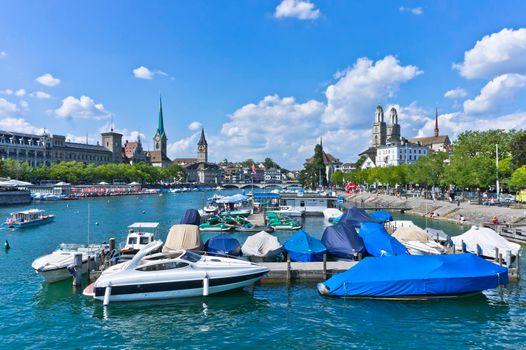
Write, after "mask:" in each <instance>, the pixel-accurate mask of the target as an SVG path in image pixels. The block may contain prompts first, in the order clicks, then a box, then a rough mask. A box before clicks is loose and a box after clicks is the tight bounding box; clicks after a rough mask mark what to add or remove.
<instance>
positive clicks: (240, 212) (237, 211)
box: [225, 208, 252, 217]
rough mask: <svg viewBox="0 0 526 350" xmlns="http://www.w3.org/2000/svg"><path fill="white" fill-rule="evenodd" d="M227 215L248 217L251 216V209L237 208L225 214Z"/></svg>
mask: <svg viewBox="0 0 526 350" xmlns="http://www.w3.org/2000/svg"><path fill="white" fill-rule="evenodd" d="M225 214H227V215H231V216H243V217H249V216H250V214H252V209H250V208H239V209H234V210H229V211H227V212H225Z"/></svg>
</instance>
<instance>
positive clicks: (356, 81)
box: [323, 56, 423, 128]
mask: <svg viewBox="0 0 526 350" xmlns="http://www.w3.org/2000/svg"><path fill="white" fill-rule="evenodd" d="M422 73H423V72H422V71H421V70H419V69H418V67H416V66H411V65H408V66H401V65H400V62H399V61H398V60H397V59H396V58H395V57H393V56H386V57H384V58H383V59H381V60H378V61H376V62H373V61H371V60H370V59H368V58H365V57H364V58H360V59H358V60H357V61H356V63H355V64H354V65H353V66H352V67H350V68H348V69H346V70H345V71H343V72H338V73H337V74H336V75H335V77H336V78H339V80H338V81H337V82H336V83H334V84H332V85H330V86H329V87H328V88H327V90H326V92H325V96H326V97H327V107H326V109H325V112H324V115H323V122H324V123H327V124H332V125H340V126H342V127H349V126H352V127H353V128H354V127H358V128H360V127H365V126H366V125H367V126H368V125H370V123H371V115H374V108H375V106H376V105H377V104H378V103H380V102H382V101H383V100H385V99H388V98H392V97H393V96H394V95H395V93H396V92H397V91H398V89H399V86H400V84H401V83H404V82H407V81H409V80H411V79H413V78H414V77H416V76H418V75H419V74H422Z"/></svg>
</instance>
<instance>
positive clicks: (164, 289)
mask: <svg viewBox="0 0 526 350" xmlns="http://www.w3.org/2000/svg"><path fill="white" fill-rule="evenodd" d="M162 244H163V242H161V241H154V242H152V243H150V244H149V245H148V246H146V247H145V248H143V249H141V251H140V252H139V253H137V254H136V255H135V257H134V258H133V259H132V260H130V261H128V262H125V263H122V264H118V265H114V266H112V267H110V268H108V269H107V270H105V271H104V272H103V273H102V274H101V276H100V277H99V278H98V279H97V281H95V282H94V283H92V284H90V285H89V286H88V287H87V288H86V289H85V290H84V295H86V296H89V297H93V298H95V299H98V300H104V303H105V304H107V303H109V302H112V301H135V300H154V299H170V298H182V297H196V296H206V295H209V294H213V293H219V292H224V291H227V290H232V289H237V288H242V287H245V286H248V285H251V284H253V283H255V282H257V281H258V280H259V279H261V277H263V275H264V274H266V273H267V272H268V271H269V270H268V269H267V268H266V267H264V266H260V265H257V264H254V263H251V262H248V261H244V260H239V259H234V258H224V257H217V256H207V255H199V254H196V253H193V252H189V251H186V250H180V251H175V252H166V253H157V254H151V255H150V253H151V252H152V251H154V250H157V249H159V248H160V247H161V246H162Z"/></svg>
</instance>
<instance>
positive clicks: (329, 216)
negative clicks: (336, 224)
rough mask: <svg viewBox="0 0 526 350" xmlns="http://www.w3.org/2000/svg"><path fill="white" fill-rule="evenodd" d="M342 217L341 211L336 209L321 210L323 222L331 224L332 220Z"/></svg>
mask: <svg viewBox="0 0 526 350" xmlns="http://www.w3.org/2000/svg"><path fill="white" fill-rule="evenodd" d="M342 215H343V213H342V211H341V210H340V209H337V208H327V209H323V217H324V218H325V220H327V221H329V222H332V221H333V220H334V219H336V218H339V217H341V216H342Z"/></svg>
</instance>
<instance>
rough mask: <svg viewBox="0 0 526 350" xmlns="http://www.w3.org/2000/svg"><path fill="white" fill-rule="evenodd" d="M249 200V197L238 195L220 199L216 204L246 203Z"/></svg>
mask: <svg viewBox="0 0 526 350" xmlns="http://www.w3.org/2000/svg"><path fill="white" fill-rule="evenodd" d="M247 200H248V197H247V196H245V195H242V194H240V193H238V194H235V195H233V196H230V197H223V198H219V199H218V200H216V203H221V204H229V203H240V202H245V201H247Z"/></svg>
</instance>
